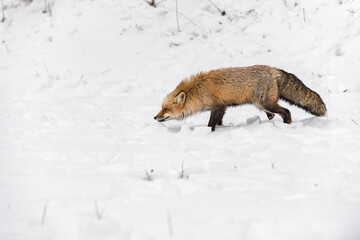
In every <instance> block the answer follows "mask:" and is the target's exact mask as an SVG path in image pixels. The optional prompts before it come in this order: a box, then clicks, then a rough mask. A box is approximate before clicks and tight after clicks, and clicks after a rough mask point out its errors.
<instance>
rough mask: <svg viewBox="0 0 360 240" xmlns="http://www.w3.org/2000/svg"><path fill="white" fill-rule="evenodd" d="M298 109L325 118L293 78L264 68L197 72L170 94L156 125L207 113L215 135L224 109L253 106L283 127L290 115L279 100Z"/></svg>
mask: <svg viewBox="0 0 360 240" xmlns="http://www.w3.org/2000/svg"><path fill="white" fill-rule="evenodd" d="M279 99H281V100H284V101H286V102H288V103H290V105H295V106H298V107H300V108H302V109H304V110H305V111H307V112H309V113H311V114H313V115H315V116H319V117H322V116H327V109H326V106H325V103H324V102H323V100H322V99H321V97H320V95H319V94H318V93H316V92H314V91H313V90H311V89H310V88H308V87H307V86H305V84H304V83H303V82H302V81H301V80H300V79H299V78H297V77H296V76H295V75H294V74H291V73H288V72H286V71H284V70H282V69H278V68H275V67H270V66H266V65H254V66H249V67H231V68H221V69H216V70H211V71H208V72H200V73H198V74H195V75H192V76H190V77H189V78H186V79H185V80H183V81H182V82H180V84H179V85H178V86H177V87H176V88H175V90H174V91H172V92H171V93H169V94H168V95H167V96H166V97H165V99H164V101H163V104H162V107H161V110H160V112H159V113H158V114H157V115H156V116H155V117H154V119H155V120H157V121H158V122H165V121H169V120H174V119H176V120H182V119H184V118H186V117H188V116H190V115H193V114H195V113H199V112H204V111H210V119H209V122H208V127H211V131H215V127H216V126H217V125H222V120H223V117H224V114H225V111H226V109H227V107H234V106H240V105H243V104H253V105H255V106H256V107H257V108H259V109H260V110H262V111H264V112H265V113H266V115H267V118H268V119H269V120H271V119H273V118H274V117H275V114H278V115H280V116H281V117H282V119H283V122H284V123H286V124H290V123H291V113H290V111H289V110H288V109H286V108H284V107H282V106H280V105H279V104H278V100H279Z"/></svg>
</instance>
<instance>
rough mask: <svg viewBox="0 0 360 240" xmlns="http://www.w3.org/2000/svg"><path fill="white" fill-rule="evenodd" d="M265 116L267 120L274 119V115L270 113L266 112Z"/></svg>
mask: <svg viewBox="0 0 360 240" xmlns="http://www.w3.org/2000/svg"><path fill="white" fill-rule="evenodd" d="M266 116H267V117H268V119H269V120H271V119H273V118H274V117H275V114H273V113H270V112H266Z"/></svg>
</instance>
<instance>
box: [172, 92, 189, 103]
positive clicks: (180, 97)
mask: <svg viewBox="0 0 360 240" xmlns="http://www.w3.org/2000/svg"><path fill="white" fill-rule="evenodd" d="M185 99H186V94H185V92H184V91H182V92H180V93H179V94H178V95H177V96H176V97H175V103H176V104H180V103H184V102H185Z"/></svg>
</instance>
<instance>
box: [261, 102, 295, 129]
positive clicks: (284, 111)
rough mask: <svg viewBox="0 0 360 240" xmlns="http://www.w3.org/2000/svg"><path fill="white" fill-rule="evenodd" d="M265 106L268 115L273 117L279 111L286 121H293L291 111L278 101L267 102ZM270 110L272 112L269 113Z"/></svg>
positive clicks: (288, 122)
mask: <svg viewBox="0 0 360 240" xmlns="http://www.w3.org/2000/svg"><path fill="white" fill-rule="evenodd" d="M263 107H264V109H265V110H266V114H267V116H268V117H269V115H270V116H272V117H273V115H274V113H277V114H279V115H280V116H281V117H282V118H283V122H284V123H287V124H290V123H291V113H290V111H289V110H288V109H286V108H283V107H281V106H280V105H279V104H277V103H275V104H267V105H265V106H263ZM268 112H270V114H268ZM271 113H272V115H271ZM269 119H270V118H269Z"/></svg>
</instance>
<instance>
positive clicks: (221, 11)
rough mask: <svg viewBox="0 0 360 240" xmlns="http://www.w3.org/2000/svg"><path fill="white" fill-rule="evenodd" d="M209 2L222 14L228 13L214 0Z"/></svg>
mask: <svg viewBox="0 0 360 240" xmlns="http://www.w3.org/2000/svg"><path fill="white" fill-rule="evenodd" d="M209 2H210V3H211V4H212V5H213V6H214V7H215V8H216V9H217V10H218V11H219V12H220V13H221V15H222V16H224V15H226V12H225V10H221V9H220V8H218V7H217V6H216V5H215V3H214V2H213V1H211V0H209Z"/></svg>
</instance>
